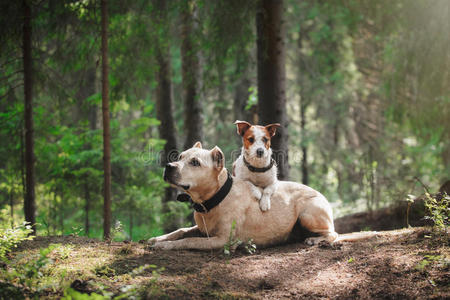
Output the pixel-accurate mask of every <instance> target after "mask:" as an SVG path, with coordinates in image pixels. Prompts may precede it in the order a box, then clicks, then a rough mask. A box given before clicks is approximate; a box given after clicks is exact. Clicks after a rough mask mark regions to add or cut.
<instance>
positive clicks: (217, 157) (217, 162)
mask: <svg viewBox="0 0 450 300" xmlns="http://www.w3.org/2000/svg"><path fill="white" fill-rule="evenodd" d="M211 157H212V161H213V164H214V167H215V168H216V169H217V170H218V171H219V172H220V171H222V169H223V165H224V163H225V162H224V155H223V152H222V150H220V148H219V147H217V146H215V147H214V148H213V149H212V150H211Z"/></svg>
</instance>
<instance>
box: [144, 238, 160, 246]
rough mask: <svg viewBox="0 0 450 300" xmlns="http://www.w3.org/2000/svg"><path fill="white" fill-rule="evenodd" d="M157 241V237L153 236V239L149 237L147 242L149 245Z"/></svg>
mask: <svg viewBox="0 0 450 300" xmlns="http://www.w3.org/2000/svg"><path fill="white" fill-rule="evenodd" d="M157 241H158V239H157V238H156V237H153V238H151V239H148V240H147V241H146V244H147V246H152V245H154V244H155V243H156V242H157Z"/></svg>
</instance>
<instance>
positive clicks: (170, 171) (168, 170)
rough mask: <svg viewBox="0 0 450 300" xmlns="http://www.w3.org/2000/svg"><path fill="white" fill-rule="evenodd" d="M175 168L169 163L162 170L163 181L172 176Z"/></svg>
mask: <svg viewBox="0 0 450 300" xmlns="http://www.w3.org/2000/svg"><path fill="white" fill-rule="evenodd" d="M176 168H177V167H176V166H175V165H173V164H171V163H168V164H166V168H165V170H164V180H167V179H168V178H169V176H171V175H172V174H173V172H174V171H175V169H176Z"/></svg>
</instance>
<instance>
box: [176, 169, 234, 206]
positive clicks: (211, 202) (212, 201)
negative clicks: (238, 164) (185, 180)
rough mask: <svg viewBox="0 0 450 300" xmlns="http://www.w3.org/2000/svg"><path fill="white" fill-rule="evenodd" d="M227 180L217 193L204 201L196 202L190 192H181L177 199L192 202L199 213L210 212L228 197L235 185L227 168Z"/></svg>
mask: <svg viewBox="0 0 450 300" xmlns="http://www.w3.org/2000/svg"><path fill="white" fill-rule="evenodd" d="M227 175H228V178H227V181H225V183H224V185H222V187H221V188H220V189H219V190H218V191H217V193H215V194H214V196H212V197H211V198H209V199H208V200H206V201H204V202H202V203H195V202H193V201H192V198H191V196H189V195H188V194H184V193H183V194H179V195H178V197H177V200H178V201H180V202H190V203H191V204H192V207H193V208H194V209H195V211H197V212H199V213H208V212H209V211H210V210H211V209H213V208H214V207H216V206H217V205H219V204H220V202H222V200H223V199H225V198H226V196H227V195H228V193H229V192H230V190H231V187H232V186H233V178H232V177H231V174H230V172H228V170H227Z"/></svg>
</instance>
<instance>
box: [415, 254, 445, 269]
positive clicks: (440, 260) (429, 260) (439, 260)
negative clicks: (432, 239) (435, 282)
mask: <svg viewBox="0 0 450 300" xmlns="http://www.w3.org/2000/svg"><path fill="white" fill-rule="evenodd" d="M432 266H437V267H438V268H441V269H446V268H448V267H449V266H450V260H449V259H448V258H446V257H445V256H444V255H440V254H425V255H424V256H423V259H422V260H421V261H420V262H418V263H417V265H416V266H415V269H416V270H418V271H420V272H422V273H425V272H426V271H427V270H428V269H430V268H431V267H432Z"/></svg>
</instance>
